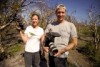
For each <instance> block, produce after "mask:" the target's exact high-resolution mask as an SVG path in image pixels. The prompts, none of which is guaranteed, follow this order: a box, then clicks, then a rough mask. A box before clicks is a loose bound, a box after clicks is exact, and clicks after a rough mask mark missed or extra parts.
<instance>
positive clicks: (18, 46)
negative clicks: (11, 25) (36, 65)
mask: <svg viewBox="0 0 100 67" xmlns="http://www.w3.org/2000/svg"><path fill="white" fill-rule="evenodd" d="M22 50H23V45H22V44H15V45H13V46H11V47H9V48H8V49H7V53H9V54H10V55H11V56H14V55H15V54H16V53H17V52H20V51H22Z"/></svg>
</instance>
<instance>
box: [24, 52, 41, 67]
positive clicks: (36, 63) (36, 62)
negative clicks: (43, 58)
mask: <svg viewBox="0 0 100 67" xmlns="http://www.w3.org/2000/svg"><path fill="white" fill-rule="evenodd" d="M24 59H25V67H40V54H39V52H35V53H30V52H25V54H24Z"/></svg>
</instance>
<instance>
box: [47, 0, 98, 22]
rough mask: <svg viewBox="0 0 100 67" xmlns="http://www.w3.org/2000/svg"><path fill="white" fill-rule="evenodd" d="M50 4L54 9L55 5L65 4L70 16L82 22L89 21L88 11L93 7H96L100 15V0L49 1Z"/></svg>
mask: <svg viewBox="0 0 100 67" xmlns="http://www.w3.org/2000/svg"><path fill="white" fill-rule="evenodd" d="M48 4H49V6H50V7H54V6H55V4H64V5H65V6H66V7H67V11H68V15H72V16H74V17H76V19H77V20H82V21H83V20H88V19H89V18H88V11H89V9H90V7H91V5H93V6H95V9H96V8H97V9H96V10H97V12H99V14H100V8H99V7H100V0H49V3H48ZM51 4H52V5H51ZM98 6H99V7H98ZM98 8H99V9H98Z"/></svg>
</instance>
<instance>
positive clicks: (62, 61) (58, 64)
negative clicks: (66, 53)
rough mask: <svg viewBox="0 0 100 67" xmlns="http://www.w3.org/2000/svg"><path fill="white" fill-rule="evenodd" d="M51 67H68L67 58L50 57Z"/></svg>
mask: <svg viewBox="0 0 100 67" xmlns="http://www.w3.org/2000/svg"><path fill="white" fill-rule="evenodd" d="M49 67H68V63H67V58H59V57H54V56H50V55H49Z"/></svg>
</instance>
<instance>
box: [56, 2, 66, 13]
mask: <svg viewBox="0 0 100 67" xmlns="http://www.w3.org/2000/svg"><path fill="white" fill-rule="evenodd" d="M60 8H63V9H65V11H67V10H66V7H65V6H64V5H63V4H59V5H58V6H57V7H56V10H55V12H57V10H58V9H60Z"/></svg>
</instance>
